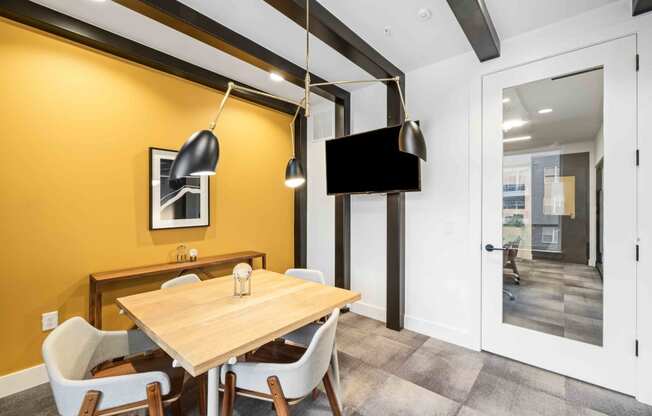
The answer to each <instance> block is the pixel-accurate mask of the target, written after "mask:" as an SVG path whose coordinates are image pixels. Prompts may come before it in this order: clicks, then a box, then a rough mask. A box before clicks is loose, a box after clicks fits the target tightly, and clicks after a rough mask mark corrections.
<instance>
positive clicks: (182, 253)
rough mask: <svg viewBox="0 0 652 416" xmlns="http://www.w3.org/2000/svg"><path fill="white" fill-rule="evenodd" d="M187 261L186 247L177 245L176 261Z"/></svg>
mask: <svg viewBox="0 0 652 416" xmlns="http://www.w3.org/2000/svg"><path fill="white" fill-rule="evenodd" d="M184 261H188V248H187V247H186V246H184V245H183V244H181V245H180V246H179V247H177V263H183V262H184Z"/></svg>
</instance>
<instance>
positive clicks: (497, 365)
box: [0, 313, 652, 416]
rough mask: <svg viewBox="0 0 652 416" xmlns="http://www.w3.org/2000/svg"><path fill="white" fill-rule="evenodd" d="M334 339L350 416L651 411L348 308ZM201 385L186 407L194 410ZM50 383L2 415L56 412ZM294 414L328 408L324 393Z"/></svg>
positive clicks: (248, 406) (254, 407) (597, 415)
mask: <svg viewBox="0 0 652 416" xmlns="http://www.w3.org/2000/svg"><path fill="white" fill-rule="evenodd" d="M337 343H338V347H339V350H340V365H341V370H342V390H343V391H342V396H343V402H344V407H345V408H344V414H345V415H351V416H363V415H364V416H381V415H406V416H412V415H414V416H423V415H430V416H534V415H537V416H538V415H543V416H601V415H613V416H639V415H640V416H642V415H646V416H652V407H649V406H646V405H643V404H641V403H639V402H637V401H636V400H634V399H633V398H631V397H628V396H624V395H622V394H618V393H615V392H612V391H609V390H605V389H602V388H599V387H596V386H592V385H590V384H586V383H583V382H580V381H577V380H573V379H570V378H567V377H563V376H560V375H557V374H553V373H550V372H547V371H544V370H540V369H537V368H534V367H531V366H528V365H525V364H521V363H518V362H515V361H511V360H508V359H505V358H502V357H498V356H495V355H492V354H488V353H485V352H476V351H471V350H468V349H465V348H461V347H458V346H455V345H452V344H448V343H446V342H442V341H438V340H436V339H433V338H428V337H426V336H423V335H419V334H416V333H414V332H411V331H407V330H404V331H401V332H394V331H391V330H388V329H386V328H385V327H384V326H383V324H382V323H380V322H378V321H374V320H371V319H368V318H364V317H362V316H360V315H356V314H353V313H348V314H345V315H343V316H342V317H341V318H340V322H339V326H338V333H337ZM195 389H196V387H192V386H191V389H190V391H189V392H188V394H187V395H186V396H185V402H184V410H185V413H186V414H188V415H193V416H194V415H197V410H196V404H195V403H196V402H195V398H196V397H197V396H196V390H195ZM235 413H236V414H237V415H247V416H258V415H261V416H262V415H265V416H266V415H274V411H273V410H272V407H271V405H270V403H266V402H261V401H255V400H251V399H246V398H240V397H239V398H237V399H236V412H235ZM56 414H57V412H56V408H55V406H54V401H53V399H52V395H51V392H50V389H49V386H48V385H47V384H45V385H42V386H39V387H35V388H33V389H31V390H28V391H25V392H22V393H19V394H16V395H13V396H9V397H6V398H4V399H0V415H2V416H37V415H56ZM292 414H293V415H297V416H299V415H301V416H306V415H310V416H312V415H315V416H321V415H329V414H330V409H329V407H328V401H327V399H326V397H325V395H324V394H321V395H320V397H319V398H318V399H317V400H316V401H312V400H311V399H310V398H308V399H306V400H304V401H303V402H301V403H299V404H298V405H296V406H295V407H294V408H293V409H292Z"/></svg>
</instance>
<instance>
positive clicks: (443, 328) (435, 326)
mask: <svg viewBox="0 0 652 416" xmlns="http://www.w3.org/2000/svg"><path fill="white" fill-rule="evenodd" d="M351 312H354V313H357V314H359V315H362V316H366V317H367V318H371V319H375V320H377V321H381V322H385V317H386V314H385V308H381V307H379V306H376V305H371V304H368V303H364V302H356V303H354V304H352V305H351ZM404 327H405V329H409V330H410V331H414V332H418V333H419V334H423V335H427V336H429V337H432V338H437V339H439V340H442V341H446V342H450V343H451V344H455V345H459V346H462V347H465V348H469V349H472V350H476V351H478V350H479V348H478V347H479V346H478V345H476V344H477V342H476V341H475V339H474V338H473V337H472V336H471V334H469V332H468V331H462V330H460V329H458V328H454V327H451V326H448V325H443V324H440V323H437V322H433V321H429V320H427V319H423V318H418V317H416V316H411V315H405V321H404Z"/></svg>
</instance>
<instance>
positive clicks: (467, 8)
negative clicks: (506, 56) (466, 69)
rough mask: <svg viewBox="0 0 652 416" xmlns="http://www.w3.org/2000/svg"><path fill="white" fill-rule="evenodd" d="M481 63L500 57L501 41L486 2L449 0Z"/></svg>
mask: <svg viewBox="0 0 652 416" xmlns="http://www.w3.org/2000/svg"><path fill="white" fill-rule="evenodd" d="M447 1H448V5H449V6H450V8H451V9H452V10H453V14H454V15H455V18H456V19H457V21H458V23H459V24H460V26H462V30H463V31H464V34H465V35H466V37H467V39H468V40H469V43H470V44H471V47H473V50H474V51H475V54H476V55H477V56H478V59H480V62H484V61H488V60H489V59H494V58H498V57H499V56H500V39H499V38H498V34H497V33H496V29H495V28H494V24H493V22H492V21H491V16H489V11H488V10H487V6H486V5H485V4H484V0H447Z"/></svg>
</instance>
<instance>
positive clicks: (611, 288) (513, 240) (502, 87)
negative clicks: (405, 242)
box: [482, 36, 637, 394]
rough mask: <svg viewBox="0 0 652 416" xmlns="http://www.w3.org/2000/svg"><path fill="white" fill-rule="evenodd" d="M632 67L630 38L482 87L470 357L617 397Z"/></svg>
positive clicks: (626, 360)
mask: <svg viewBox="0 0 652 416" xmlns="http://www.w3.org/2000/svg"><path fill="white" fill-rule="evenodd" d="M635 55H636V38H635V36H629V37H625V38H621V39H617V40H614V41H610V42H607V43H603V44H599V45H596V46H591V47H587V48H585V49H581V50H577V51H573V52H569V53H565V54H562V55H558V56H554V57H551V58H546V59H543V60H540V61H536V62H533V63H529V64H526V65H523V66H519V67H516V68H511V69H508V70H505V71H502V72H499V73H494V74H490V75H487V76H485V77H484V78H483V102H482V104H483V168H482V169H483V223H482V231H483V260H482V273H483V275H482V276H483V279H482V281H483V284H482V286H483V287H482V296H483V300H482V347H483V349H484V350H487V351H490V352H493V353H496V354H499V355H502V356H506V357H509V358H512V359H515V360H518V361H521V362H525V363H528V364H531V365H534V366H537V367H541V368H544V369H547V370H550V371H553V372H557V373H560V374H564V375H567V376H570V377H573V378H577V379H581V380H585V381H588V382H590V383H594V384H598V385H601V386H604V387H607V388H610V389H613V390H617V391H621V392H624V393H628V394H634V392H635V381H634V380H635V360H636V358H635V339H636V327H635V323H636V315H635V314H636V304H635V301H636V264H635V262H636V254H635V251H636V250H635V245H636V208H635V207H636V194H635V190H636V166H635V155H636V153H635V152H636V146H637V144H636V142H637V139H636V69H635ZM492 246H493V248H494V249H493V250H492Z"/></svg>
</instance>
